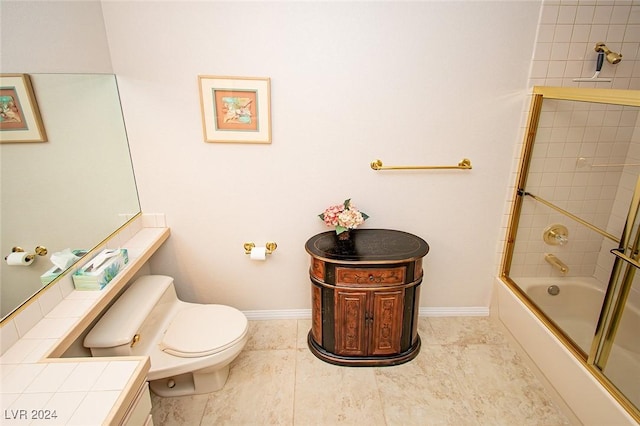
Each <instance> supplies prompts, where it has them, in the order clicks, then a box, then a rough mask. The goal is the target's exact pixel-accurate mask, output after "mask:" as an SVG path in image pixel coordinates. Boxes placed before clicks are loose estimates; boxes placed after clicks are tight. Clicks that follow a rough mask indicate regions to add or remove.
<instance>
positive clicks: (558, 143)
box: [505, 0, 640, 283]
mask: <svg viewBox="0 0 640 426" xmlns="http://www.w3.org/2000/svg"><path fill="white" fill-rule="evenodd" d="M600 41H601V42H605V43H606V44H607V46H608V47H609V48H610V49H611V50H613V51H616V52H620V53H622V55H623V59H622V61H621V62H620V63H619V64H617V65H611V64H609V63H608V62H605V64H604V66H603V69H602V72H601V74H600V77H605V78H611V79H612V81H611V82H610V83H601V82H598V83H595V82H586V83H585V82H574V81H573V79H574V78H585V77H587V78H588V77H592V76H593V74H594V72H595V66H596V56H597V53H596V52H595V50H594V47H595V44H596V43H597V42H600ZM639 51H640V1H638V0H636V1H557V0H556V1H545V2H544V3H543V7H542V11H541V16H540V24H539V29H538V37H537V40H536V45H535V49H534V57H533V61H532V66H531V72H530V79H529V86H530V88H532V87H533V86H564V87H597V88H615V89H636V90H637V89H640V57H639V56H640V55H639ZM572 104H573V105H571V106H570V105H569V103H565V102H553V103H549V102H547V101H545V108H544V111H545V113H544V114H543V115H542V117H541V121H540V126H539V132H538V135H537V138H536V148H535V155H544V157H545V159H544V160H538V161H535V162H534V163H533V164H532V166H531V173H530V177H529V181H528V184H527V190H528V191H530V192H532V193H534V194H536V195H539V196H541V197H542V198H545V199H547V200H549V201H552V202H554V204H557V205H559V206H560V207H562V208H564V209H566V210H569V211H570V212H572V213H574V214H575V215H577V216H578V217H581V218H583V219H585V220H587V221H589V222H591V223H593V224H594V225H596V226H598V227H600V228H602V229H605V230H606V231H607V232H610V233H612V234H614V235H619V234H620V232H621V230H622V226H623V224H624V219H625V218H626V214H627V210H628V201H629V200H630V198H631V191H632V190H633V187H634V186H635V180H636V178H637V176H638V174H639V173H640V167H638V166H630V167H594V165H596V166H597V165H600V164H621V163H625V164H626V163H640V147H639V145H640V131H639V130H638V114H637V111H633V110H625V109H622V108H620V107H617V106H603V105H586V104H580V103H572ZM527 106H528V105H527ZM527 115H528V110H527V111H525V113H524V114H523V117H526V116H527ZM524 122H525V120H524V119H523V124H524ZM524 134H525V129H524V126H523V131H522V135H524ZM523 138H524V136H523ZM630 141H632V143H631V144H629V142H630ZM521 149H522V145H520V146H519V147H518V150H517V152H516V155H517V158H518V160H519V157H520V154H521ZM516 163H518V161H515V162H514V164H516ZM516 174H517V166H516V167H514V173H513V176H512V179H513V180H512V182H514V183H515V181H516ZM510 191H511V192H510V196H511V195H512V194H513V191H514V188H513V187H512V188H511V190H510ZM562 200H564V201H562ZM510 201H512V200H510ZM507 223H508V220H507V217H505V228H506V225H507ZM554 223H561V224H564V225H566V226H567V227H568V228H569V234H570V235H569V243H568V244H566V245H564V246H549V245H547V244H545V243H544V242H543V240H542V235H543V231H544V229H545V228H546V227H547V226H548V225H551V224H554ZM505 231H506V229H505ZM611 248H613V242H608V240H603V238H602V237H600V236H599V235H598V234H596V233H595V232H593V231H590V230H588V229H587V228H585V227H584V226H582V225H579V224H577V222H575V221H573V220H571V219H569V218H566V217H565V216H563V215H560V214H559V213H556V212H554V211H553V210H551V209H549V208H548V207H545V206H544V205H541V204H540V203H537V202H535V201H533V200H532V199H530V198H528V197H527V198H526V199H525V203H524V208H523V215H522V216H521V222H520V231H519V233H518V238H517V244H516V250H515V255H514V259H513V262H512V268H511V275H512V276H554V275H559V272H558V271H557V270H555V269H553V268H552V267H551V266H550V265H548V264H547V263H546V262H545V261H544V253H547V252H550V253H556V254H557V256H558V257H559V258H560V259H561V260H562V261H564V262H565V263H566V264H567V265H568V266H569V269H570V272H569V274H568V275H571V276H596V278H598V279H599V280H600V281H601V282H604V283H606V282H607V280H608V276H609V271H610V269H611V264H612V257H613V256H612V255H611V254H609V253H608V251H609V250H610V249H611ZM594 265H597V266H594Z"/></svg>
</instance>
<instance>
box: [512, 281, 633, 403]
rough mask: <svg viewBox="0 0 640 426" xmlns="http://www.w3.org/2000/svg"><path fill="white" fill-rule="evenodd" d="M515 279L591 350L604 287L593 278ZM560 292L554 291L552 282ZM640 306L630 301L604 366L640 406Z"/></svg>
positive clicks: (629, 396)
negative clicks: (551, 288)
mask: <svg viewBox="0 0 640 426" xmlns="http://www.w3.org/2000/svg"><path fill="white" fill-rule="evenodd" d="M514 281H515V282H516V283H517V284H518V286H519V287H520V288H521V289H522V290H524V292H525V293H526V294H527V295H528V296H529V298H530V299H531V300H532V301H533V302H534V303H535V304H536V305H537V306H538V307H539V308H540V309H541V310H542V311H543V312H544V313H545V314H546V315H547V316H548V317H549V318H550V319H551V320H552V321H553V322H555V323H556V324H557V325H558V326H559V327H560V328H561V329H562V330H563V331H564V332H565V333H566V334H567V335H568V336H569V337H570V338H571V339H572V340H573V341H574V342H575V343H576V344H577V345H578V346H580V347H581V348H582V349H583V351H584V352H585V353H587V354H588V353H589V351H590V348H591V342H592V340H593V337H594V334H595V329H596V324H597V321H598V317H599V315H600V309H601V307H602V302H603V300H604V295H605V293H604V289H603V288H602V285H601V284H599V283H598V282H597V281H596V280H595V279H594V278H590V277H586V278H581V277H559V278H517V279H514ZM552 285H555V286H557V287H558V289H559V290H560V292H559V293H558V294H557V295H555V296H554V295H551V294H549V292H548V289H549V286H552ZM638 330H640V308H639V307H638V306H633V305H632V304H631V303H629V302H628V303H627V306H626V307H625V311H624V314H623V317H622V320H621V322H620V326H619V328H618V332H617V334H616V338H615V340H614V347H613V349H612V351H611V355H610V356H609V361H608V363H607V366H606V368H605V370H604V372H605V374H606V376H607V377H608V378H609V379H610V380H611V381H612V382H613V383H614V384H615V385H616V386H617V387H618V388H619V389H621V390H622V391H623V393H624V394H625V395H626V396H627V397H628V398H629V399H630V400H632V401H633V402H634V403H635V404H636V405H637V406H640V338H638Z"/></svg>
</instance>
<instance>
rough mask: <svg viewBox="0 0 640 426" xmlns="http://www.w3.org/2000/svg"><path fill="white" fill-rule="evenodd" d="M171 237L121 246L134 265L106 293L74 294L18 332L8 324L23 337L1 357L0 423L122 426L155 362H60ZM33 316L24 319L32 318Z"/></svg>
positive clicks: (153, 232)
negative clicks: (90, 325) (151, 364)
mask: <svg viewBox="0 0 640 426" xmlns="http://www.w3.org/2000/svg"><path fill="white" fill-rule="evenodd" d="M168 234H169V230H168V229H167V228H164V227H158V228H141V229H140V230H138V231H137V232H136V233H135V234H134V235H133V236H132V237H131V238H129V239H128V240H126V241H125V242H124V243H122V244H121V247H123V248H127V249H128V251H129V263H128V264H127V266H126V267H125V268H124V269H123V270H122V271H120V273H119V274H118V276H116V278H114V280H113V281H112V282H110V283H109V284H108V285H107V286H106V287H105V288H104V289H102V290H100V291H75V290H72V291H70V292H68V293H67V294H66V295H65V296H64V297H62V298H61V300H59V302H58V303H57V304H56V305H55V307H53V309H51V310H50V311H49V312H48V313H46V314H44V315H43V316H42V317H41V318H39V319H38V320H37V322H34V320H30V319H29V318H26V319H25V318H21V319H20V318H18V317H16V318H15V320H12V321H11V322H13V323H15V324H12V323H11V322H10V323H8V324H3V328H4V327H15V328H16V330H17V333H18V336H19V337H18V338H17V341H16V342H15V343H14V344H13V345H11V347H10V348H9V349H7V350H6V351H5V352H4V353H3V354H2V356H1V357H0V383H1V384H0V386H1V394H0V397H1V400H0V407H1V411H0V423H2V424H3V425H5V424H8V425H13V424H16V425H18V424H21V425H26V424H46V425H60V424H64V425H81V426H89V425H100V424H112V423H114V422H115V423H119V422H120V421H121V420H122V417H123V416H124V413H125V412H126V410H127V409H128V406H129V404H131V402H132V401H133V398H134V397H135V395H136V393H137V391H138V389H139V388H140V386H141V385H142V384H143V383H144V382H145V380H146V374H147V372H148V371H149V359H148V357H109V358H106V357H105V358H91V357H81V358H61V357H58V356H59V354H61V353H63V352H64V351H65V350H66V348H67V347H68V346H70V344H71V342H72V341H73V340H76V339H77V337H78V336H79V334H80V333H81V332H82V331H83V330H84V329H86V328H87V326H88V324H89V323H90V322H91V321H92V320H93V319H94V318H95V317H96V316H97V315H99V313H100V311H101V310H102V309H103V308H104V307H105V306H106V305H107V304H108V303H109V301H110V299H112V298H113V297H115V296H116V295H117V294H118V292H119V291H120V289H121V288H122V287H123V286H124V285H125V284H126V282H127V281H129V280H130V278H131V276H132V275H133V274H135V273H136V272H137V271H138V270H139V269H140V268H141V267H142V266H143V265H144V263H145V262H146V261H147V260H148V258H149V257H150V256H151V254H153V252H155V250H157V248H158V247H159V246H160V245H161V244H162V243H163V242H164V240H166V238H167V237H168ZM107 245H108V243H107ZM119 245H120V244H119ZM79 266H81V265H79ZM69 279H70V277H69ZM47 291H49V290H47ZM53 291H56V290H55V289H54V290H53ZM61 291H62V292H63V294H64V290H61ZM26 311H27V310H26V309H25V312H21V313H20V314H19V315H22V314H26V315H29V314H28V313H27V312H26ZM40 311H41V310H40ZM29 321H31V322H33V324H32V326H31V328H30V329H29V330H28V331H26V332H23V333H20V328H21V323H22V324H24V323H28V322H29ZM22 327H23V328H24V326H22ZM11 333H12V330H11V328H8V329H7V330H6V331H5V330H3V338H4V337H5V336H7V335H9V336H10V335H11Z"/></svg>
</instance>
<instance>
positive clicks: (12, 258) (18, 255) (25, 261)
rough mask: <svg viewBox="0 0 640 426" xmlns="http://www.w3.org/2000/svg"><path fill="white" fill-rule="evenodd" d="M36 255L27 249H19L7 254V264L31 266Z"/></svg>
mask: <svg viewBox="0 0 640 426" xmlns="http://www.w3.org/2000/svg"><path fill="white" fill-rule="evenodd" d="M34 259H35V256H34V255H33V254H31V253H27V252H26V251H18V252H15V253H11V254H10V255H9V256H7V265H10V266H29V265H31V264H32V263H33V260H34Z"/></svg>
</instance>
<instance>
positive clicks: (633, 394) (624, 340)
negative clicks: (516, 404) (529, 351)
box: [589, 177, 640, 407]
mask: <svg viewBox="0 0 640 426" xmlns="http://www.w3.org/2000/svg"><path fill="white" fill-rule="evenodd" d="M639 211H640V177H639V178H638V180H637V183H636V189H635V193H634V196H633V200H632V202H631V206H630V209H629V214H628V217H627V222H626V224H625V230H624V233H623V235H622V238H621V240H620V244H619V246H618V248H617V249H613V250H611V253H612V254H613V255H614V256H615V263H614V267H613V270H612V273H611V279H610V282H609V288H608V290H607V294H606V296H605V304H604V307H603V311H602V313H601V316H600V322H599V324H598V327H597V330H596V338H595V339H594V342H593V345H592V349H591V353H590V355H589V361H590V362H593V364H594V366H595V367H597V368H598V369H599V370H600V371H601V372H602V374H603V375H604V376H605V377H606V378H607V379H608V380H609V381H610V382H611V383H612V384H613V385H614V386H615V387H616V388H617V389H618V390H619V391H620V392H621V393H622V394H623V395H624V396H625V397H626V399H627V400H628V401H629V402H630V403H631V404H633V405H634V406H636V407H640V329H639V328H638V327H639V326H640V309H639V308H638V307H639V306H640V273H638V269H640V262H639V261H638V259H639V258H640V217H639V215H638V212H639Z"/></svg>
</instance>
